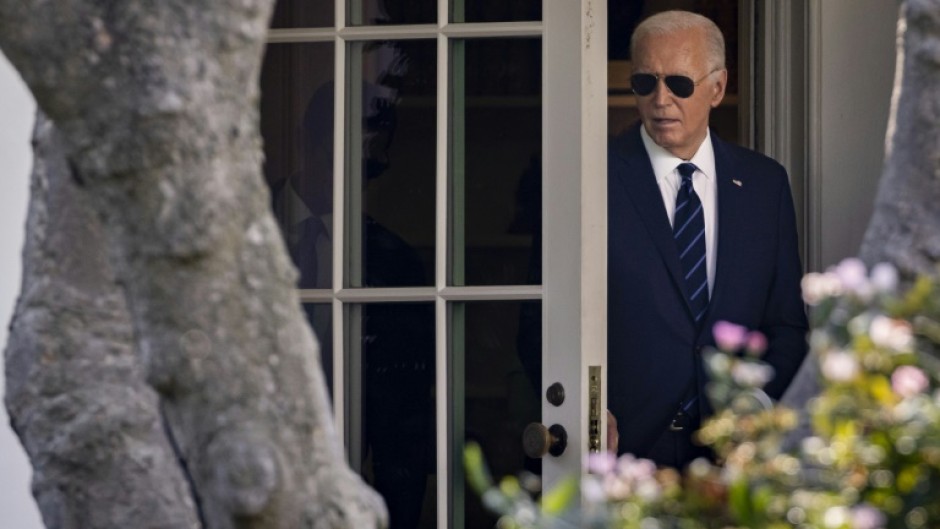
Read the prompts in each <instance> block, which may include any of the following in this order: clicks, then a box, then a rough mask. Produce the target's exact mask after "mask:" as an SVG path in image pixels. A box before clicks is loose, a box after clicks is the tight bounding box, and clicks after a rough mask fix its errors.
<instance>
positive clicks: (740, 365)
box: [731, 362, 774, 388]
mask: <svg viewBox="0 0 940 529" xmlns="http://www.w3.org/2000/svg"><path fill="white" fill-rule="evenodd" d="M773 376H774V369H773V368H772V367H770V366H769V365H764V364H756V363H753V362H735V363H734V366H732V367H731V378H733V379H734V381H735V382H736V383H737V384H739V385H741V386H744V387H748V388H761V387H764V384H766V383H767V382H769V381H770V379H771V378H773Z"/></svg>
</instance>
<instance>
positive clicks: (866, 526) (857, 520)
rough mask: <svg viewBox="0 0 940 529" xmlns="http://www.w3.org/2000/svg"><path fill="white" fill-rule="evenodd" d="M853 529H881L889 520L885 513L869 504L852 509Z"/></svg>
mask: <svg viewBox="0 0 940 529" xmlns="http://www.w3.org/2000/svg"><path fill="white" fill-rule="evenodd" d="M849 516H851V526H852V529H880V528H882V527H884V525H885V522H887V518H886V517H885V515H884V513H883V512H881V511H879V510H878V509H876V508H875V507H872V506H871V505H869V504H867V503H862V504H859V505H856V506H855V507H852V511H851V513H850V515H849Z"/></svg>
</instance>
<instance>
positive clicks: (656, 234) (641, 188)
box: [617, 126, 694, 317]
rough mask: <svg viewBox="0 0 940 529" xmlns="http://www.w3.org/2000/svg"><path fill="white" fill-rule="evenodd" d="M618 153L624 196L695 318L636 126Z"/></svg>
mask: <svg viewBox="0 0 940 529" xmlns="http://www.w3.org/2000/svg"><path fill="white" fill-rule="evenodd" d="M617 152H618V154H619V156H620V157H621V158H622V159H623V160H624V161H625V162H626V170H625V171H620V172H618V174H617V176H618V178H619V179H620V181H621V182H622V184H623V186H624V187H625V188H626V190H627V196H628V197H629V198H630V201H631V202H632V203H633V207H634V208H635V209H636V211H637V213H638V216H639V217H640V218H641V219H643V225H644V227H645V228H646V231H647V233H649V236H650V239H651V240H652V241H653V246H655V247H656V251H657V252H659V255H660V257H662V260H663V263H664V265H665V267H666V270H667V271H668V272H669V277H670V278H672V282H673V286H674V287H675V288H676V289H677V290H678V293H679V296H680V297H681V298H682V299H683V300H684V301H685V308H686V312H687V313H688V315H689V317H694V316H693V315H692V308H691V307H690V306H689V302H688V299H687V298H686V295H685V289H684V288H683V284H684V282H683V280H682V276H683V274H682V265H681V264H680V262H679V252H678V250H677V249H676V243H675V240H674V239H673V236H672V227H671V226H670V225H669V217H668V216H667V215H666V208H665V207H663V195H662V193H661V192H660V190H659V185H658V184H657V183H656V176H655V175H654V174H653V166H652V164H651V163H650V160H649V156H648V155H647V154H646V148H645V147H644V146H643V140H642V139H641V138H640V128H639V126H637V127H634V128H633V129H631V130H630V131H629V132H627V133H626V134H625V135H624V136H623V137H621V143H620V144H619V145H618V148H617Z"/></svg>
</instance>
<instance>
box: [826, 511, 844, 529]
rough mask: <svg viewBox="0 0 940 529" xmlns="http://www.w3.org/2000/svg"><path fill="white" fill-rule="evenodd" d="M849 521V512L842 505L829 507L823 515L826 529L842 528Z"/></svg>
mask: <svg viewBox="0 0 940 529" xmlns="http://www.w3.org/2000/svg"><path fill="white" fill-rule="evenodd" d="M848 521H849V510H848V509H847V508H845V507H843V506H841V505H837V506H835V507H829V508H828V509H826V513H825V514H823V524H825V526H826V527H830V528H832V529H836V528H837V527H842V526H844V525H845V524H846V522H848Z"/></svg>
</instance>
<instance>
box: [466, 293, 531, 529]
mask: <svg viewBox="0 0 940 529" xmlns="http://www.w3.org/2000/svg"><path fill="white" fill-rule="evenodd" d="M451 314H452V324H451V325H452V329H453V333H452V342H453V343H452V357H451V379H452V402H453V412H452V416H453V419H452V424H453V431H452V438H453V439H454V443H455V449H454V452H455V454H462V453H463V447H464V442H465V441H475V442H476V443H478V444H479V445H480V447H481V448H482V450H483V454H484V456H485V457H486V461H487V464H488V465H489V467H490V470H491V471H492V472H493V475H494V476H495V477H496V479H500V478H501V477H503V476H519V475H520V474H522V473H531V474H540V473H541V468H542V464H541V463H542V461H541V460H539V459H531V458H528V457H526V455H525V453H524V452H523V450H522V431H523V430H524V429H525V427H526V425H527V424H529V423H531V422H539V418H540V416H541V412H540V399H539V396H540V395H541V393H542V391H541V379H542V350H541V332H542V326H541V321H542V320H541V303H540V302H538V301H486V302H483V301H480V302H471V303H455V304H454V305H453V307H452V310H451ZM455 460H456V461H458V462H460V461H462V459H461V458H459V457H458V458H456V459H455ZM462 470H463V469H462V468H460V467H459V466H458V467H455V468H454V469H453V472H454V479H453V483H454V485H455V486H460V485H462V483H463V478H462V476H463V473H462ZM454 515H455V516H456V520H455V527H458V528H464V529H490V528H491V527H494V524H495V523H496V518H495V517H494V516H493V515H492V514H491V513H489V512H488V511H487V510H486V509H485V508H484V507H483V505H482V503H481V502H480V498H479V497H478V496H477V493H476V492H474V491H472V490H470V489H469V488H467V489H462V487H461V488H458V489H455V491H454Z"/></svg>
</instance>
